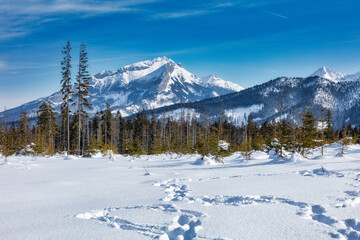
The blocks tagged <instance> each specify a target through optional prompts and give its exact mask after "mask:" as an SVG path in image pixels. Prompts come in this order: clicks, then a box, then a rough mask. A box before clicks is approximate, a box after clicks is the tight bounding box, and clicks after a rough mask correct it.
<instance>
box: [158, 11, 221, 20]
mask: <svg viewBox="0 0 360 240" xmlns="http://www.w3.org/2000/svg"><path fill="white" fill-rule="evenodd" d="M214 12H216V11H215V10H189V11H181V12H169V13H159V14H156V15H154V17H153V18H183V17H191V16H199V15H204V14H209V13H214Z"/></svg>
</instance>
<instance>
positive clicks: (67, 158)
mask: <svg viewBox="0 0 360 240" xmlns="http://www.w3.org/2000/svg"><path fill="white" fill-rule="evenodd" d="M76 159H78V158H77V157H75V156H73V155H68V156H65V157H64V160H76Z"/></svg>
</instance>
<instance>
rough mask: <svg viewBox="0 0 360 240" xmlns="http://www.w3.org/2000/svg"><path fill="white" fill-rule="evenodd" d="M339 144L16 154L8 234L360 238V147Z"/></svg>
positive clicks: (6, 173) (6, 182) (2, 186)
mask: <svg viewBox="0 0 360 240" xmlns="http://www.w3.org/2000/svg"><path fill="white" fill-rule="evenodd" d="M338 148H339V146H338V145H332V146H330V147H328V148H327V149H326V152H325V156H324V157H321V156H320V155H319V151H315V152H314V155H311V156H310V157H309V160H307V159H302V158H301V157H299V156H297V155H294V156H290V157H289V159H288V160H287V159H285V160H283V159H277V158H276V157H275V156H274V155H272V154H270V155H268V154H266V153H263V152H255V153H254V154H253V155H252V159H251V160H250V161H245V160H244V159H243V158H242V157H241V155H240V154H239V153H235V154H233V155H231V156H229V157H227V158H225V159H224V162H225V164H215V165H214V164H213V163H212V164H209V163H205V164H200V162H199V161H201V160H199V158H200V156H198V155H184V156H179V155H175V154H173V155H159V156H140V158H135V159H132V158H131V157H125V156H120V155H115V157H114V159H111V160H110V159H108V158H105V157H99V156H98V157H96V158H91V159H89V158H77V157H74V156H72V157H66V156H55V157H48V158H47V157H39V158H34V157H27V156H13V157H10V158H9V162H8V164H3V165H1V166H0V222H1V223H0V238H1V239H131V240H133V239H162V240H164V239H171V240H173V239H177V240H179V239H186V240H189V239H360V146H357V145H353V146H351V147H350V149H349V150H348V151H347V154H346V155H344V156H343V157H335V155H336V153H337V152H338ZM64 159H66V160H64ZM0 161H1V162H2V161H3V158H0ZM206 161H207V162H210V161H211V160H210V159H206ZM145 169H146V170H145ZM147 172H148V173H149V174H147Z"/></svg>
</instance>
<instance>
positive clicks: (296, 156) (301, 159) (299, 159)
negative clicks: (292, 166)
mask: <svg viewBox="0 0 360 240" xmlns="http://www.w3.org/2000/svg"><path fill="white" fill-rule="evenodd" d="M306 160H307V159H306V158H304V157H303V156H302V155H301V154H299V153H297V152H295V153H293V154H291V156H290V158H289V162H293V163H297V162H304V161H306Z"/></svg>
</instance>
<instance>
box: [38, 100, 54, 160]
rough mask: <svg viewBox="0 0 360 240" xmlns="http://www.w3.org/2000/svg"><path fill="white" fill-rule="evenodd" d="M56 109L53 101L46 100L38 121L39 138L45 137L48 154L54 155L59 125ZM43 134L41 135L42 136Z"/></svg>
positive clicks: (40, 110) (41, 107)
mask: <svg viewBox="0 0 360 240" xmlns="http://www.w3.org/2000/svg"><path fill="white" fill-rule="evenodd" d="M55 114H56V113H55V109H54V108H53V107H52V106H51V103H50V102H48V101H44V102H43V103H42V104H41V106H40V107H39V110H38V122H37V128H38V130H37V135H38V136H37V138H38V139H44V143H42V144H45V145H46V146H47V151H46V152H47V154H50V155H53V154H54V153H55V138H56V134H57V133H58V126H57V124H56V116H55ZM40 135H41V136H40Z"/></svg>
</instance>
